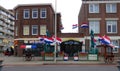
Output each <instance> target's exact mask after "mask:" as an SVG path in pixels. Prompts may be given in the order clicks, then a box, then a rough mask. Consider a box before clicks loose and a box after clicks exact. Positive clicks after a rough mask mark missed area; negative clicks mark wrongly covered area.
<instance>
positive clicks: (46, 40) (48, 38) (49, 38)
mask: <svg viewBox="0 0 120 71" xmlns="http://www.w3.org/2000/svg"><path fill="white" fill-rule="evenodd" d="M44 42H45V43H48V44H50V43H53V42H54V40H53V38H52V37H44Z"/></svg>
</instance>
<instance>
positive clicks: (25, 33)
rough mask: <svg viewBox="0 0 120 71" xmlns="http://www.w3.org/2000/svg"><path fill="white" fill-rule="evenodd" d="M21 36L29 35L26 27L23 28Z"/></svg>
mask: <svg viewBox="0 0 120 71" xmlns="http://www.w3.org/2000/svg"><path fill="white" fill-rule="evenodd" d="M23 35H29V26H28V25H24V26H23Z"/></svg>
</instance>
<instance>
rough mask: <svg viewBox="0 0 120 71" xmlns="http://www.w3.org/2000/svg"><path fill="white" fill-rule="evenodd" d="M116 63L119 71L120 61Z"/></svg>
mask: <svg viewBox="0 0 120 71" xmlns="http://www.w3.org/2000/svg"><path fill="white" fill-rule="evenodd" d="M117 63H118V65H117V68H118V70H119V71H120V59H119V60H118V61H117Z"/></svg>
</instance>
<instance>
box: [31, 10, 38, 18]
mask: <svg viewBox="0 0 120 71" xmlns="http://www.w3.org/2000/svg"><path fill="white" fill-rule="evenodd" d="M34 13H36V17H34ZM32 18H33V19H36V18H38V9H32Z"/></svg>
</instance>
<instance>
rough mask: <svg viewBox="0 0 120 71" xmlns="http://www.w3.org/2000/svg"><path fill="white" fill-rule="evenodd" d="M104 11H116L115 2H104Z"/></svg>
mask: <svg viewBox="0 0 120 71" xmlns="http://www.w3.org/2000/svg"><path fill="white" fill-rule="evenodd" d="M114 6H115V7H114ZM108 7H109V8H108ZM114 8H115V9H114ZM106 13H117V4H116V3H107V4H106Z"/></svg>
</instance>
